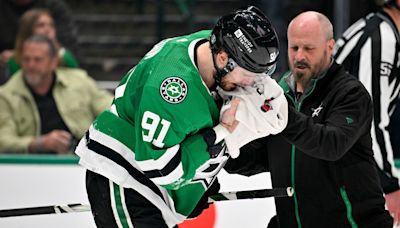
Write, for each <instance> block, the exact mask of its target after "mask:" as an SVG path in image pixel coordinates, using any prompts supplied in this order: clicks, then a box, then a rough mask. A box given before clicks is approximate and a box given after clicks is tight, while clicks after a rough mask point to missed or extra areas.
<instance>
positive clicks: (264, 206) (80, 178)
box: [0, 156, 275, 228]
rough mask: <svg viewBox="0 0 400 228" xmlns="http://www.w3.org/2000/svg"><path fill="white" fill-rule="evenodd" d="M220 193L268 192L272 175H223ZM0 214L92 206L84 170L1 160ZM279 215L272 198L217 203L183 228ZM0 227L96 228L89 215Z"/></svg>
mask: <svg viewBox="0 0 400 228" xmlns="http://www.w3.org/2000/svg"><path fill="white" fill-rule="evenodd" d="M219 178H220V183H221V191H241V190H253V189H263V188H270V187H271V186H270V179H269V175H268V174H261V175H256V176H253V177H243V176H239V175H229V174H227V173H226V172H224V171H223V172H221V173H220V174H219ZM0 181H1V187H0V210H1V209H12V208H23V207H37V206H47V205H56V204H59V205H64V204H71V203H84V204H88V200H87V196H86V192H85V171H84V169H83V168H81V167H80V166H79V165H77V158H76V157H73V156H63V157H59V156H45V157H42V156H28V157H25V156H22V157H21V156H0ZM274 213H275V207H274V203H273V199H271V198H269V199H255V200H240V201H229V202H218V203H216V204H215V205H213V206H211V207H210V208H209V209H208V210H207V211H206V212H205V213H204V215H202V216H201V217H200V219H199V221H190V222H186V223H185V224H181V225H180V226H179V228H188V227H190V228H196V227H199V228H200V227H201V228H212V227H214V228H226V227H230V228H236V227H237V228H239V227H253V228H258V227H260V228H265V227H266V226H267V223H268V221H269V219H270V217H271V216H273V214H274ZM0 227H7V228H17V227H18V228H19V227H25V228H28V227H41V228H50V227H52V228H53V227H58V228H70V227H77V228H79V227H82V228H95V225H94V221H93V219H92V216H91V214H90V212H79V213H70V214H60V215H40V216H23V217H11V218H2V219H0Z"/></svg>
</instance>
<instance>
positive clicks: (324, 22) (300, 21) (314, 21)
mask: <svg viewBox="0 0 400 228" xmlns="http://www.w3.org/2000/svg"><path fill="white" fill-rule="evenodd" d="M293 27H295V28H298V29H311V30H314V31H315V29H318V30H319V31H320V32H321V34H322V35H323V36H324V37H325V39H326V41H327V40H330V39H333V26H332V23H331V22H330V21H329V19H328V18H327V17H326V16H325V15H323V14H321V13H318V12H315V11H307V12H304V13H301V14H299V15H297V16H296V17H295V18H293V20H292V21H291V22H290V23H289V27H288V31H289V30H290V29H291V28H292V29H293Z"/></svg>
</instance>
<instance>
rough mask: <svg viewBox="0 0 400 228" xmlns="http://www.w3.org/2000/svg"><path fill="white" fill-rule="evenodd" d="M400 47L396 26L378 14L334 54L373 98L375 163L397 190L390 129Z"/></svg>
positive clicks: (396, 96) (396, 95) (399, 71)
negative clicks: (394, 184)
mask: <svg viewBox="0 0 400 228" xmlns="http://www.w3.org/2000/svg"><path fill="white" fill-rule="evenodd" d="M399 47H400V38H399V34H398V31H397V28H396V26H395V24H394V23H393V21H392V20H391V19H390V17H389V16H388V15H387V14H386V13H384V12H378V13H373V14H370V15H368V16H367V17H366V18H363V19H360V20H359V21H357V22H356V23H355V24H353V25H352V26H351V27H350V28H349V29H348V30H347V31H346V32H345V33H344V34H343V37H342V38H340V39H339V40H338V41H337V43H336V47H335V53H334V55H335V59H336V61H337V62H338V63H340V64H342V65H343V66H344V67H345V68H346V69H347V70H348V71H349V72H350V73H351V74H353V75H354V76H356V77H358V79H359V80H360V81H361V82H362V83H363V84H364V86H365V87H366V89H367V90H368V92H369V93H370V94H371V96H372V100H373V104H374V120H373V127H372V131H371V135H372V139H373V150H374V156H375V160H376V162H377V164H378V167H379V168H380V169H381V171H382V173H383V175H385V176H387V177H388V178H390V179H391V180H392V181H391V182H392V183H393V180H394V182H395V183H397V186H396V187H397V189H399V188H400V185H399V180H400V178H399V177H400V175H399V173H398V171H397V170H396V167H395V164H394V158H393V143H392V142H391V141H390V134H389V132H388V126H389V125H390V124H391V123H390V119H391V116H392V114H393V112H394V110H395V108H396V102H397V101H398V99H399V90H400V86H399V84H400V67H399V55H400V48H399ZM392 188H393V187H392ZM392 191H393V189H392Z"/></svg>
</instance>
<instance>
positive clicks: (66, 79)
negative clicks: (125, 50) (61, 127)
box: [0, 67, 113, 153]
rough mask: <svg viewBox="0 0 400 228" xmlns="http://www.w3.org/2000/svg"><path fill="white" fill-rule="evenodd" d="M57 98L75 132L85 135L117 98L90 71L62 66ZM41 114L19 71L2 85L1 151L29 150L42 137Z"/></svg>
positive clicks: (78, 134) (0, 93)
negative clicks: (100, 87) (31, 143)
mask: <svg viewBox="0 0 400 228" xmlns="http://www.w3.org/2000/svg"><path fill="white" fill-rule="evenodd" d="M55 78H56V79H55V80H56V82H55V84H54V87H53V91H52V94H53V97H54V100H55V103H56V105H57V109H58V111H59V113H60V115H61V118H62V119H63V120H64V122H65V124H66V125H67V127H68V129H69V130H70V131H71V134H72V135H73V136H74V137H75V138H78V139H79V138H81V137H82V136H83V135H84V134H85V131H86V130H87V128H88V127H89V126H90V124H91V122H92V121H93V119H94V118H95V117H96V116H97V115H99V114H100V113H101V112H102V111H103V110H104V109H106V108H109V107H110V104H111V102H112V99H113V97H112V96H111V94H110V93H108V92H107V91H104V90H100V89H98V88H97V86H96V82H95V81H94V80H93V79H92V78H91V77H90V76H88V75H87V73H86V71H83V70H80V69H71V68H63V67H59V68H57V70H56V71H55ZM40 126H41V124H40V115H39V111H38V107H37V105H36V103H35V100H34V98H33V96H32V93H31V92H30V90H29V88H28V87H27V85H26V83H25V82H24V80H23V76H22V72H21V71H18V72H17V73H16V74H15V75H14V76H13V77H12V78H10V80H9V81H7V83H6V84H5V85H3V86H2V87H0V151H1V152H7V153H28V146H29V143H30V142H31V141H32V140H33V138H35V137H38V136H40V134H41V129H40Z"/></svg>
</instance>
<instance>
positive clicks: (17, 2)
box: [0, 0, 77, 65]
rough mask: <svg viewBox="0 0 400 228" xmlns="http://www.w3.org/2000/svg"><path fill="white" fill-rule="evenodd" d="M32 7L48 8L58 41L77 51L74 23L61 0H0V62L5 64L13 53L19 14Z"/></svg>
mask: <svg viewBox="0 0 400 228" xmlns="http://www.w3.org/2000/svg"><path fill="white" fill-rule="evenodd" d="M32 8H44V9H48V10H49V12H51V16H52V17H53V18H54V21H55V24H56V25H57V27H56V30H57V37H58V39H59V41H60V43H62V44H63V45H64V46H65V47H66V48H67V49H68V50H71V51H72V52H73V53H75V54H76V53H77V48H76V43H77V41H76V34H77V31H76V27H75V23H74V21H73V20H72V18H71V15H70V12H69V8H68V6H67V4H66V3H65V2H64V1H63V0H1V1H0V15H1V17H0V34H1V36H0V64H3V65H4V64H6V63H7V61H8V59H9V58H10V57H11V56H12V55H13V49H14V47H15V38H16V36H17V31H18V23H19V19H20V17H21V15H23V14H24V13H25V12H26V11H28V10H30V9H32Z"/></svg>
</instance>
